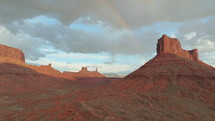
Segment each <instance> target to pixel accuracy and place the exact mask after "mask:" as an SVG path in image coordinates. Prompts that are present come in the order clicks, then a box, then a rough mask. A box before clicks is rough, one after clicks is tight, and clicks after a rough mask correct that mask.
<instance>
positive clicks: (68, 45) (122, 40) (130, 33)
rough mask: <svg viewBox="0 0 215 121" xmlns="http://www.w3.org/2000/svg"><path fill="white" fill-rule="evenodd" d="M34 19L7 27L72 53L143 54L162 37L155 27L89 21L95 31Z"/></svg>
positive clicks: (149, 50)
mask: <svg viewBox="0 0 215 121" xmlns="http://www.w3.org/2000/svg"><path fill="white" fill-rule="evenodd" d="M32 21H34V19H32V20H27V21H26V20H25V21H20V22H14V23H12V24H9V25H7V26H6V27H7V28H8V29H9V30H11V32H13V33H14V34H22V33H24V34H27V35H29V36H31V37H33V38H38V39H40V40H43V41H45V42H46V43H45V42H43V43H41V44H43V45H45V44H47V46H53V47H54V48H55V49H58V50H62V51H65V52H68V53H70V52H77V53H101V52H109V53H110V54H111V55H113V56H114V55H116V54H124V55H131V54H143V53H146V52H152V50H155V49H154V45H155V43H156V40H157V38H158V37H159V36H160V33H159V32H157V31H155V30H153V29H152V30H151V31H150V32H149V31H141V30H140V31H137V30H136V29H134V30H128V29H116V28H113V27H111V26H108V25H103V24H101V25H100V26H98V25H94V24H92V25H88V24H87V25H88V26H90V27H91V29H92V30H93V28H94V27H96V29H95V31H89V30H87V29H86V28H80V29H76V28H72V27H71V26H65V25H63V24H44V23H40V22H38V23H37V22H32ZM85 26H86V25H85ZM100 31H102V32H100ZM29 41H34V40H29ZM146 41H147V42H146ZM149 47H151V48H149Z"/></svg>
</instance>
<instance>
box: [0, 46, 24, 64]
mask: <svg viewBox="0 0 215 121" xmlns="http://www.w3.org/2000/svg"><path fill="white" fill-rule="evenodd" d="M0 57H7V58H11V59H14V60H18V61H21V62H25V55H24V53H23V52H22V51H21V50H19V49H17V48H12V47H8V46H5V45H1V44H0Z"/></svg>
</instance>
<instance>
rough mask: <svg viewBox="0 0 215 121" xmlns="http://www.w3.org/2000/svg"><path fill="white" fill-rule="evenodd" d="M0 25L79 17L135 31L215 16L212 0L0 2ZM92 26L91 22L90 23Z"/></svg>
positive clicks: (71, 19) (21, 0) (67, 19)
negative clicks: (142, 27) (167, 22)
mask: <svg viewBox="0 0 215 121" xmlns="http://www.w3.org/2000/svg"><path fill="white" fill-rule="evenodd" d="M0 11H1V12H0V16H3V17H1V18H0V21H1V22H4V23H8V22H13V21H17V20H20V19H26V18H32V17H34V16H40V15H46V16H49V17H53V18H56V19H58V20H59V21H61V22H62V23H64V24H66V25H68V24H70V23H73V22H74V21H76V20H77V19H79V18H81V17H91V18H92V19H93V20H101V21H104V22H105V23H108V24H109V25H110V26H117V27H125V25H124V24H127V25H128V26H130V27H139V26H143V25H149V24H152V23H156V22H158V21H170V22H180V21H187V20H191V19H198V18H202V17H206V16H210V15H215V12H214V11H215V1H214V0H204V1H202V0H180V1H179V0H162V1H160V0H117V1H116V0H90V1H86V0H61V1H58V0H16V1H14V0H1V5H0ZM91 22H95V21H91Z"/></svg>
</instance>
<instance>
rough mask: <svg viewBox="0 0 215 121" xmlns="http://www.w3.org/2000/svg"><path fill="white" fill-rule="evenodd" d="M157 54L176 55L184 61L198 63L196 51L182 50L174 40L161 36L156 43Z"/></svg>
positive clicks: (176, 40)
mask: <svg viewBox="0 0 215 121" xmlns="http://www.w3.org/2000/svg"><path fill="white" fill-rule="evenodd" d="M157 54H176V55H178V56H181V57H183V58H186V59H190V60H194V61H199V57H198V50H197V49H193V50H189V51H187V50H183V49H182V48H181V44H180V42H179V41H178V39H176V38H170V37H168V36H166V35H163V36H162V37H161V38H160V39H159V40H158V43H157Z"/></svg>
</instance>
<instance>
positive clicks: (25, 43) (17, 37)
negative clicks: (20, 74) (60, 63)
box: [0, 26, 45, 60]
mask: <svg viewBox="0 0 215 121" xmlns="http://www.w3.org/2000/svg"><path fill="white" fill-rule="evenodd" d="M0 43H1V44H4V45H8V46H12V47H15V48H19V49H21V50H22V51H24V53H25V56H26V57H27V58H29V59H31V60H37V59H39V57H44V56H45V55H44V54H43V53H41V52H40V51H39V50H38V49H39V48H40V47H41V45H42V43H44V42H43V41H42V40H40V39H38V38H34V37H31V36H29V35H28V34H24V33H22V34H21V33H17V34H13V33H11V32H10V31H9V30H7V29H6V28H4V27H2V26H0Z"/></svg>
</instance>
